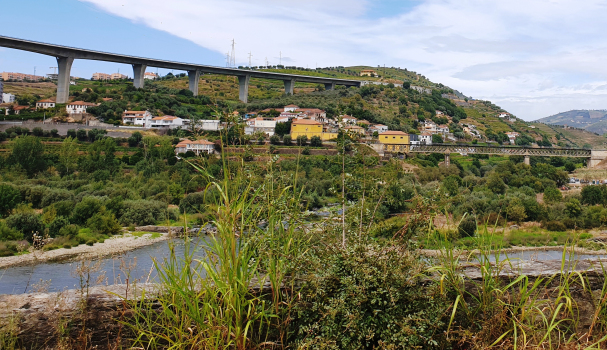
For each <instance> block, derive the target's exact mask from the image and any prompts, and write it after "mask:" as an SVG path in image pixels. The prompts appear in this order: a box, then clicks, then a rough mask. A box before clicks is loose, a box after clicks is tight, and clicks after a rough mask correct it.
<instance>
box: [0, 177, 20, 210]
mask: <svg viewBox="0 0 607 350" xmlns="http://www.w3.org/2000/svg"><path fill="white" fill-rule="evenodd" d="M19 202H21V192H19V190H18V189H17V188H16V187H15V186H13V185H9V184H0V216H6V215H8V214H10V212H11V210H13V208H15V207H16V206H17V204H19Z"/></svg>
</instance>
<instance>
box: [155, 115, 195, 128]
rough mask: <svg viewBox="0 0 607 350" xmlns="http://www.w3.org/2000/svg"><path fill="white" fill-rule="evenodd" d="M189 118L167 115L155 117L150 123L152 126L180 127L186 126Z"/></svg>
mask: <svg viewBox="0 0 607 350" xmlns="http://www.w3.org/2000/svg"><path fill="white" fill-rule="evenodd" d="M188 122H189V120H188V119H181V118H179V117H173V116H170V115H165V116H162V117H153V118H152V120H151V121H150V123H149V126H150V127H152V128H171V129H174V128H178V127H180V126H184V125H186V124H188Z"/></svg>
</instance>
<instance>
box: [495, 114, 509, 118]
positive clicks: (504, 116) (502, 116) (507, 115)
mask: <svg viewBox="0 0 607 350" xmlns="http://www.w3.org/2000/svg"><path fill="white" fill-rule="evenodd" d="M498 117H499V118H506V117H510V113H500V114H499V115H498Z"/></svg>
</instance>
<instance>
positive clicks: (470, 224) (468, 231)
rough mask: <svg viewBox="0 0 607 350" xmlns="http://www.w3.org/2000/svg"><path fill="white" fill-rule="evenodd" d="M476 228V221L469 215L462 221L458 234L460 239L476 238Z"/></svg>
mask: <svg viewBox="0 0 607 350" xmlns="http://www.w3.org/2000/svg"><path fill="white" fill-rule="evenodd" d="M476 228H477V226H476V219H475V218H474V217H473V216H470V215H468V216H466V217H465V218H464V219H463V220H462V221H460V223H459V225H458V227H457V232H458V233H459V236H460V237H474V234H475V233H476Z"/></svg>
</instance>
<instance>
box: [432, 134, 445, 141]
mask: <svg viewBox="0 0 607 350" xmlns="http://www.w3.org/2000/svg"><path fill="white" fill-rule="evenodd" d="M432 143H443V137H442V136H440V135H439V134H433V135H432Z"/></svg>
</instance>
